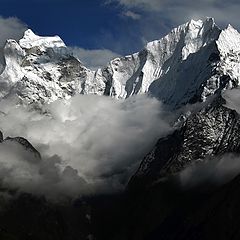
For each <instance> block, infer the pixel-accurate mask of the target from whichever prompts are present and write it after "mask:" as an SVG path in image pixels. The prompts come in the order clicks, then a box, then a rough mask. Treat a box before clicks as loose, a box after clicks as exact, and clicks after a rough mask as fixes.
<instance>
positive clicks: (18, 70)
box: [0, 18, 240, 240]
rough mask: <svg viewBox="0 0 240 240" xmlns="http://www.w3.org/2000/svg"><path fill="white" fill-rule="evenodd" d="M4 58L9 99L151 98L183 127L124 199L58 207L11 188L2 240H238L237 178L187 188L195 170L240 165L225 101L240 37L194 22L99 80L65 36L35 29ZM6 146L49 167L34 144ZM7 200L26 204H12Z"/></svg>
mask: <svg viewBox="0 0 240 240" xmlns="http://www.w3.org/2000/svg"><path fill="white" fill-rule="evenodd" d="M4 55H5V62H6V66H5V69H4V70H3V72H2V73H1V75H0V83H1V90H0V93H1V98H2V99H9V98H15V99H17V100H18V103H19V104H23V105H30V104H32V105H33V106H38V108H39V107H40V108H41V106H42V105H44V104H47V103H50V102H53V101H55V100H57V99H66V101H67V99H69V98H71V97H72V96H74V95H76V94H97V95H106V96H110V97H114V98H116V99H125V98H128V97H130V96H132V95H135V94H148V95H149V96H151V97H156V98H157V99H158V100H159V101H162V102H163V103H164V104H165V107H166V109H168V110H169V109H170V110H171V111H174V112H175V113H176V115H177V119H178V120H177V121H176V122H174V123H172V125H173V126H172V127H173V129H174V130H173V132H172V133H170V134H169V135H167V136H165V137H164V138H160V139H159V140H158V142H157V143H156V145H155V146H154V148H153V149H152V151H151V152H150V153H148V154H146V157H145V158H144V159H143V160H142V161H141V160H139V161H140V166H139V168H138V169H137V171H136V173H135V174H134V175H133V176H132V177H131V178H130V180H129V183H128V185H127V186H126V191H125V192H124V193H119V194H115V195H103V196H94V197H86V198H82V199H79V200H75V201H72V202H68V203H64V204H63V205H61V204H60V205H59V204H53V203H50V202H48V201H46V199H44V198H39V197H34V196H31V195H30V194H25V193H22V194H19V193H16V192H15V190H14V189H5V188H2V194H3V197H2V205H1V206H2V211H1V214H0V223H1V226H0V236H2V238H3V239H6V240H8V239H66V240H75V239H131V240H133V239H137V240H141V239H148V240H153V239H163V240H167V239H169V240H181V239H191V240H192V239H199V240H200V239H239V234H240V232H239V227H240V226H239V214H238V213H239V210H240V204H239V198H240V192H239V184H240V182H239V175H238V171H237V170H236V171H234V173H232V175H231V172H230V173H229V174H230V175H231V176H230V177H229V176H228V179H227V180H221V181H220V182H221V184H215V183H213V182H212V181H209V180H207V181H205V182H200V184H197V185H194V186H192V187H191V188H190V189H185V188H183V187H182V185H181V180H179V179H180V178H181V174H182V173H183V171H184V170H186V169H187V168H189V167H192V166H193V164H194V167H196V168H198V166H201V163H204V162H211V161H215V162H216V161H218V159H221V158H223V157H224V156H229V154H233V155H234V157H235V158H238V157H239V152H240V141H239V140H240V133H239V127H240V116H239V113H238V109H236V108H235V107H234V106H235V105H234V104H232V102H231V101H230V102H229V98H227V97H226V95H225V93H226V91H230V92H231V89H238V86H239V80H240V79H239V78H240V34H239V33H238V32H237V31H236V30H235V29H234V28H233V27H232V26H230V25H229V26H228V27H227V28H226V29H223V30H221V29H220V28H219V27H218V26H217V25H216V24H215V23H214V20H213V19H212V18H207V19H206V20H204V21H201V20H199V21H194V20H191V21H190V22H188V23H186V24H183V25H181V26H179V27H177V28H175V29H173V30H172V31H171V32H170V33H169V34H168V35H167V36H165V37H163V38H162V39H160V40H156V41H153V42H150V43H148V44H147V45H146V46H145V48H144V49H143V50H142V51H140V52H139V53H135V54H132V55H129V56H126V57H120V58H117V59H114V60H112V61H111V62H110V63H109V64H108V65H107V66H106V67H103V68H102V69H98V70H96V71H93V70H90V69H87V68H86V67H85V66H83V65H82V63H81V61H80V60H79V59H77V58H75V57H74V56H73V54H72V53H71V51H70V50H69V49H68V48H67V47H66V46H65V44H64V42H63V41H62V40H61V39H60V38H59V37H57V36H56V37H40V36H37V35H35V34H34V33H33V32H32V31H31V30H27V31H26V32H25V34H24V36H23V38H22V39H21V40H20V41H19V42H16V41H14V40H8V41H7V43H6V46H5V49H4ZM239 93H240V92H239ZM0 124H1V123H0ZM2 130H3V131H4V129H2ZM1 135H2V134H1ZM7 141H14V142H15V143H16V144H20V145H21V147H24V149H25V150H26V151H31V153H32V154H34V155H35V156H37V157H38V158H41V153H39V152H38V151H37V150H36V149H35V148H34V147H33V146H32V145H31V143H29V142H28V141H27V140H26V139H23V138H21V137H12V138H10V137H8V138H5V139H3V137H1V144H4V143H5V142H7ZM133 151H135V149H134V150H133ZM219 161H220V160H219ZM196 174H199V176H194V177H195V178H201V177H202V176H201V175H204V172H202V171H199V172H198V171H196ZM217 174H218V173H217ZM220 177H222V176H221V175H220ZM190 180H191V179H190ZM5 195H17V196H14V198H13V199H11V200H9V201H6V200H5V197H4V196H5ZM25 213H27V214H25Z"/></svg>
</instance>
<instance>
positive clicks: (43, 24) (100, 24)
mask: <svg viewBox="0 0 240 240" xmlns="http://www.w3.org/2000/svg"><path fill="white" fill-rule="evenodd" d="M0 3H1V8H0V15H1V16H2V17H12V16H15V17H17V18H19V19H20V20H21V21H23V22H24V23H26V24H27V25H28V27H29V28H31V29H32V30H33V31H35V32H36V33H38V34H39V35H55V34H57V35H59V36H60V37H61V38H62V39H63V40H64V41H65V43H66V44H67V45H71V46H80V47H83V48H88V49H98V48H100V49H101V48H109V49H111V50H113V51H116V52H118V53H121V54H124V53H129V51H130V52H131V51H135V50H137V49H139V48H140V47H141V45H142V42H141V39H140V30H139V27H138V24H136V22H135V21H134V20H132V19H130V18H123V17H121V16H120V14H121V8H119V7H115V6H114V5H113V4H112V5H106V4H104V1H102V0H83V1H81V0H80V1H79V0H58V1H57V0H50V1H46V0H42V1H41V0H39V1H36V0H35V1H34V0H33V1H30V0H29V1H27V0H10V1H7V0H6V1H3V2H1V1H0Z"/></svg>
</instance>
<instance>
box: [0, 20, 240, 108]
mask: <svg viewBox="0 0 240 240" xmlns="http://www.w3.org/2000/svg"><path fill="white" fill-rule="evenodd" d="M239 42H240V36H239V33H238V32H237V31H236V30H235V29H233V28H232V27H230V26H229V27H228V28H227V29H225V30H220V29H219V28H218V27H217V25H216V24H215V22H214V19H212V18H207V19H205V20H204V21H203V20H199V21H195V20H191V21H189V22H187V23H185V24H183V25H180V26H179V27H177V28H174V29H173V30H172V31H171V32H170V33H169V34H168V35H166V36H165V37H163V38H162V39H160V40H155V41H152V42H149V43H148V44H147V45H146V46H145V48H144V49H143V50H142V51H140V52H138V53H134V54H132V55H128V56H125V57H120V58H116V59H113V60H112V61H110V62H109V64H108V65H107V66H106V67H103V68H101V69H98V70H97V71H93V70H90V69H88V68H86V67H84V66H83V65H82V64H81V62H80V61H79V60H78V59H76V58H74V57H73V56H72V54H71V51H69V49H68V48H67V47H66V45H65V44H64V42H63V41H62V40H61V38H60V37H58V36H54V37H41V36H38V35H36V34H34V33H33V32H32V31H31V30H29V29H28V30H27V31H26V32H25V34H24V36H23V38H22V39H21V40H20V41H19V42H18V43H17V42H16V41H14V40H9V41H7V43H6V46H5V51H4V52H5V59H6V67H5V70H4V72H3V73H2V74H1V75H0V84H1V86H3V87H2V90H1V96H2V97H6V96H16V95H17V97H19V98H20V99H21V100H22V101H23V102H27V103H31V102H38V103H39V102H41V103H45V102H51V101H54V100H56V99H58V98H69V97H71V96H73V95H74V94H98V95H107V96H111V97H114V98H118V99H124V98H127V97H129V96H131V95H135V94H145V93H148V94H150V95H152V96H154V97H157V98H158V99H160V100H162V101H163V102H165V103H166V104H168V105H170V106H171V107H173V108H176V107H178V106H181V105H183V104H186V103H188V102H196V101H205V100H206V98H207V97H208V96H210V95H212V94H214V93H215V92H216V91H217V90H218V88H219V87H220V85H221V84H220V82H221V81H222V80H221V76H222V75H223V74H225V75H228V76H229V78H230V80H229V84H228V85H226V87H231V86H232V85H233V83H232V82H231V81H232V80H233V81H235V82H236V81H237V80H238V79H239V74H238V71H237V68H238V63H239V59H238V57H236V56H238V54H235V53H236V52H238V46H239V44H238V43H239ZM225 46H228V49H229V50H228V51H227V50H226V47H225ZM230 49H231V50H230ZM231 51H232V52H233V53H231V54H233V55H234V59H235V60H234V61H235V65H236V66H235V67H234V69H235V70H234V71H229V70H227V69H229V66H230V65H229V64H232V61H229V54H228V53H229V52H231ZM235 55H236V56H235Z"/></svg>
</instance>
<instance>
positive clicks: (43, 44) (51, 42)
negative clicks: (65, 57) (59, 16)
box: [19, 29, 66, 49]
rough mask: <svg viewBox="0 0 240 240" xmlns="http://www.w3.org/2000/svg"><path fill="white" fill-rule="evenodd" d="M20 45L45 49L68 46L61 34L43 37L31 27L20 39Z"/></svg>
mask: <svg viewBox="0 0 240 240" xmlns="http://www.w3.org/2000/svg"><path fill="white" fill-rule="evenodd" d="M19 45H20V46H21V47H22V48H25V49H30V48H33V47H40V48H45V49H46V48H60V47H66V45H65V43H64V42H63V40H62V39H61V38H60V37H59V36H53V37H41V36H38V35H36V34H35V33H34V32H33V31H32V30H31V29H28V30H26V31H25V33H24V36H23V38H22V39H21V40H19Z"/></svg>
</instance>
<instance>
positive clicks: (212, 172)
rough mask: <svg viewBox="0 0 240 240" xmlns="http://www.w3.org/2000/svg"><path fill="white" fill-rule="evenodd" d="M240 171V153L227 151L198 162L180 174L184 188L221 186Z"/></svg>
mask: <svg viewBox="0 0 240 240" xmlns="http://www.w3.org/2000/svg"><path fill="white" fill-rule="evenodd" d="M239 173H240V155H237V154H231V153H226V154H224V155H222V156H217V157H214V158H213V157H211V158H210V157H209V158H207V159H204V160H202V162H197V163H195V164H193V165H191V166H189V167H187V168H186V169H184V170H183V171H182V172H181V173H180V174H179V179H180V183H181V185H182V187H183V188H185V189H190V188H196V187H199V186H205V187H206V186H220V185H222V184H225V183H227V182H229V181H231V180H232V179H233V178H234V177H236V176H237V175H238V174H239Z"/></svg>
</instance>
